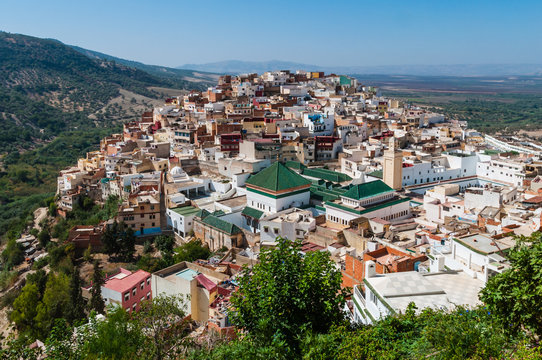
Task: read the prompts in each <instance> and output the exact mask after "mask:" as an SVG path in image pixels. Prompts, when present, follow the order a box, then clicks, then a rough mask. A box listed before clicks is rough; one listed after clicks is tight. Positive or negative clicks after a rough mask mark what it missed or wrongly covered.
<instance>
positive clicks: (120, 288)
mask: <svg viewBox="0 0 542 360" xmlns="http://www.w3.org/2000/svg"><path fill="white" fill-rule="evenodd" d="M102 297H103V299H104V302H105V305H106V306H107V305H110V304H114V305H120V306H122V307H123V308H124V309H126V310H127V311H128V312H131V311H138V310H139V309H140V307H141V302H142V301H145V300H151V299H152V294H151V274H149V273H148V272H146V271H143V270H138V271H136V272H131V271H129V270H126V269H123V268H120V269H119V272H118V273H116V274H115V275H112V276H109V277H107V279H106V280H105V284H104V285H103V286H102Z"/></svg>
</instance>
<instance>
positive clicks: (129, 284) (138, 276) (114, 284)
mask: <svg viewBox="0 0 542 360" xmlns="http://www.w3.org/2000/svg"><path fill="white" fill-rule="evenodd" d="M120 273H123V274H127V276H126V277H124V278H122V279H117V278H110V279H109V280H106V282H105V284H104V287H105V288H107V289H110V290H113V291H117V292H120V293H123V292H125V291H127V290H130V289H132V288H133V287H135V286H139V284H140V283H141V282H142V281H144V280H145V279H146V278H147V277H149V276H150V275H151V274H150V273H148V272H146V271H143V270H138V271H136V272H134V273H132V272H130V271H128V270H126V269H123V268H120Z"/></svg>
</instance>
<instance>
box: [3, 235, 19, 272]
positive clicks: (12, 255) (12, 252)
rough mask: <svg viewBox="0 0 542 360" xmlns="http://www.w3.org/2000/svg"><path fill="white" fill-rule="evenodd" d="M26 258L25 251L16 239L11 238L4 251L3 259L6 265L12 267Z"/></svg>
mask: <svg viewBox="0 0 542 360" xmlns="http://www.w3.org/2000/svg"><path fill="white" fill-rule="evenodd" d="M23 260H24V251H23V249H22V247H21V245H19V244H18V243H17V242H16V241H15V239H10V240H9V241H8V243H7V245H6V248H5V249H4V251H2V261H3V262H4V264H5V265H6V267H8V268H11V267H13V266H15V265H19V264H20V263H22V262H23Z"/></svg>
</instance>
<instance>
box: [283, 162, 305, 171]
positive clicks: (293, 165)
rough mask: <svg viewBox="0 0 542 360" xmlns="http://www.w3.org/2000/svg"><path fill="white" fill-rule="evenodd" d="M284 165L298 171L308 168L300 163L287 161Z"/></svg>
mask: <svg viewBox="0 0 542 360" xmlns="http://www.w3.org/2000/svg"><path fill="white" fill-rule="evenodd" d="M284 165H286V167H289V168H290V169H296V170H303V169H305V168H306V166H305V165H303V164H302V163H300V162H299V161H286V162H285V163H284Z"/></svg>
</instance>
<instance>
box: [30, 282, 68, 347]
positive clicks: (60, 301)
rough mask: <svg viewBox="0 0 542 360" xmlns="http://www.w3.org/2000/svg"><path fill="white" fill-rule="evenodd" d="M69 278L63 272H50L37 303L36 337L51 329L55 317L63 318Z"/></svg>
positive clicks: (66, 304) (65, 309) (42, 336)
mask: <svg viewBox="0 0 542 360" xmlns="http://www.w3.org/2000/svg"><path fill="white" fill-rule="evenodd" d="M69 283H70V280H69V278H68V276H66V275H65V274H62V273H59V274H54V273H50V274H49V275H48V276H47V284H46V286H45V291H44V293H43V299H42V301H41V302H40V303H39V304H38V307H37V314H36V317H35V324H34V326H35V327H36V329H37V331H38V332H39V333H38V337H40V338H42V339H44V338H46V337H47V335H48V334H49V331H51V329H52V327H53V325H54V322H55V320H56V319H61V318H64V316H65V315H66V312H67V311H68V307H69V304H70V295H69V286H70V285H69Z"/></svg>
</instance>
